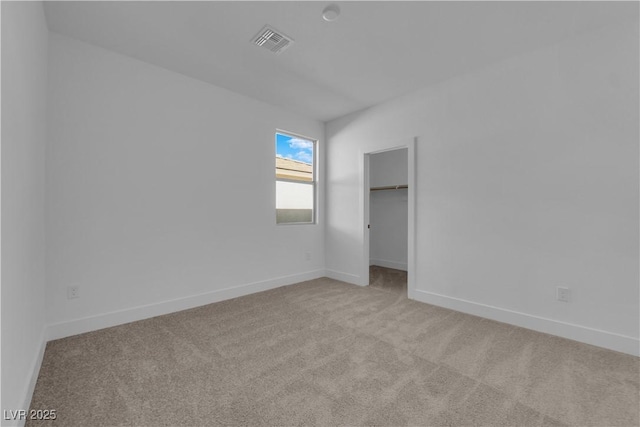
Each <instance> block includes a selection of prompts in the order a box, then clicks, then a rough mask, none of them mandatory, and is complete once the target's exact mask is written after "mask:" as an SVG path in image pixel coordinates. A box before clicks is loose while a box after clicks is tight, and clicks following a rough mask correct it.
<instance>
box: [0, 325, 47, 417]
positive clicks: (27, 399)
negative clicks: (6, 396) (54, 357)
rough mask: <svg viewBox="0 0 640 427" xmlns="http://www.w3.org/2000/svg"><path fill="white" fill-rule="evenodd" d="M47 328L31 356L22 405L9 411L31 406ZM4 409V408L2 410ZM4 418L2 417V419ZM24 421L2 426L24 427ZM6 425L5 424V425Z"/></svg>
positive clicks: (42, 356) (26, 408)
mask: <svg viewBox="0 0 640 427" xmlns="http://www.w3.org/2000/svg"><path fill="white" fill-rule="evenodd" d="M46 333H47V328H46V327H43V328H42V333H41V334H40V345H39V348H38V351H37V352H36V354H34V356H33V361H32V362H31V369H30V370H29V377H28V378H27V379H28V380H29V382H28V383H27V384H26V387H25V390H24V391H23V393H22V405H21V406H20V407H18V408H9V409H24V410H25V411H28V410H29V405H31V399H32V398H33V392H34V390H35V388H36V382H37V381H38V375H39V374H40V367H41V366H42V360H43V359H44V350H45V347H46V346H47V340H46V339H45V338H46ZM3 409H6V408H3ZM3 418H4V417H3ZM25 422H26V420H4V419H3V424H2V425H3V426H18V427H22V426H24V424H25ZM5 423H6V424H5Z"/></svg>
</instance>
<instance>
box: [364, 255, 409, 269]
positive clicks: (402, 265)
mask: <svg viewBox="0 0 640 427" xmlns="http://www.w3.org/2000/svg"><path fill="white" fill-rule="evenodd" d="M369 265H377V266H379V267H386V268H393V269H395V270H403V271H407V263H406V262H398V261H388V260H385V259H373V258H371V259H370V260H369Z"/></svg>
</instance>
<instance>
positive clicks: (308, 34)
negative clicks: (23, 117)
mask: <svg viewBox="0 0 640 427" xmlns="http://www.w3.org/2000/svg"><path fill="white" fill-rule="evenodd" d="M328 4H329V2H311V1H288V2H265V1H261V2H179V1H175V2H144V1H143V2H55V1H48V2H45V13H46V17H47V22H48V25H49V28H50V30H51V31H55V32H57V33H61V34H65V35H68V36H71V37H74V38H77V39H80V40H83V41H86V42H89V43H93V44H95V45H98V46H101V47H104V48H107V49H110V50H113V51H116V52H120V53H122V54H125V55H129V56H132V57H134V58H138V59H140V60H142V61H146V62H149V63H151V64H155V65H158V66H161V67H164V68H167V69H169V70H173V71H176V72H179V73H182V74H185V75H187V76H191V77H193V78H196V79H199V80H202V81H205V82H210V83H213V84H215V85H217V86H221V87H224V88H227V89H229V90H232V91H234V92H238V93H241V94H244V95H247V96H250V97H253V98H256V99H259V100H262V101H265V102H268V103H270V104H274V105H277V106H280V107H282V108H285V109H288V110H293V111H296V112H298V113H300V114H302V115H305V116H307V117H312V118H316V119H319V120H323V121H326V120H330V119H333V118H336V117H339V116H342V115H344V114H347V113H350V112H353V111H357V110H361V109H363V108H366V107H369V106H372V105H375V104H378V103H380V102H382V101H384V100H387V99H390V98H393V97H396V96H399V95H402V94H404V93H407V92H410V91H412V90H415V89H417V88H419V87H423V86H427V85H432V84H435V83H437V82H440V81H442V80H445V79H448V78H451V77H453V76H456V75H460V74H464V73H468V72H469V71H472V70H474V69H478V68H480V67H483V66H485V65H487V64H489V63H492V62H495V61H498V60H501V59H504V58H507V57H510V56H513V55H517V54H519V53H522V52H526V51H531V50H533V49H536V48H539V47H542V46H546V45H550V44H552V43H555V42H558V41H560V40H562V39H564V38H566V37H569V36H571V35H573V34H576V33H580V32H583V31H589V30H592V29H596V28H598V27H601V26H604V25H610V24H615V23H618V22H621V21H622V20H626V19H638V17H637V15H638V7H637V4H635V3H618V2H615V3H614V2H365V1H361V2H338V4H339V5H340V7H341V9H342V14H341V15H340V17H339V18H338V20H336V21H334V22H325V21H324V20H323V19H322V17H321V12H322V9H323V8H324V7H325V6H326V5H328ZM265 24H269V25H271V26H274V27H275V28H277V29H279V30H281V31H283V32H284V33H285V34H287V35H289V36H291V37H292V38H293V39H294V40H295V43H294V44H293V45H292V46H291V47H290V48H288V49H287V50H286V51H285V52H283V53H282V54H280V55H274V54H272V53H270V52H269V51H267V50H265V49H262V48H260V47H257V46H255V45H253V44H252V43H251V38H252V37H253V36H254V35H255V34H256V33H257V32H258V31H259V30H260V29H261V28H262V27H263V26H264V25H265Z"/></svg>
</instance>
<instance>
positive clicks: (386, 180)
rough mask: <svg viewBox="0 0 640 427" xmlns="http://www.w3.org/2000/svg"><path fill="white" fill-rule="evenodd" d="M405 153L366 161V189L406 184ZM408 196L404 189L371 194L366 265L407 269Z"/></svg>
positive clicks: (385, 154)
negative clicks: (367, 166) (367, 162)
mask: <svg viewBox="0 0 640 427" xmlns="http://www.w3.org/2000/svg"><path fill="white" fill-rule="evenodd" d="M407 156H408V154H407V149H400V150H391V151H384V152H382V153H375V154H372V155H370V158H369V186H370V187H372V188H373V187H386V186H392V185H406V184H407V182H408V181H407V173H408V164H407V159H408V158H407ZM408 201H409V199H408V194H407V190H406V189H398V190H382V191H372V192H371V194H370V201H369V215H370V217H369V222H370V223H371V231H370V232H369V251H370V252H369V263H370V264H371V265H379V266H382V267H388V268H396V269H399V270H406V269H407V249H408V247H407V229H408V222H407V216H408Z"/></svg>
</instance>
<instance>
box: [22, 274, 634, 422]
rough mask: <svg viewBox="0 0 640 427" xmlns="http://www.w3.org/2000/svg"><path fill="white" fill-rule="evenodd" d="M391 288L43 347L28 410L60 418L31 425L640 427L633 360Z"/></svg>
mask: <svg viewBox="0 0 640 427" xmlns="http://www.w3.org/2000/svg"><path fill="white" fill-rule="evenodd" d="M387 273H388V272H387ZM383 274H384V273H380V275H381V276H382V275H383ZM387 275H388V276H389V275H391V276H393V275H397V273H394V272H391V273H390V274H389V273H388V274H387ZM372 280H373V281H374V282H375V280H376V278H375V277H374V276H373V275H372ZM393 289H394V287H393V286H390V285H388V284H384V283H382V284H380V283H378V286H376V285H375V283H374V285H373V286H369V287H358V286H354V285H349V284H345V283H342V282H338V281H335V280H331V279H318V280H312V281H309V282H304V283H300V284H296V285H292V286H287V287H282V288H278V289H274V290H271V291H267V292H262V293H258V294H253V295H249V296H245V297H242V298H237V299H234V300H229V301H224V302H220V303H216V304H210V305H207V306H203V307H199V308H195V309H192V310H187V311H182V312H178V313H174V314H169V315H166V316H161V317H156V318H153V319H148V320H143V321H139V322H134V323H129V324H126V325H122V326H117V327H113V328H108V329H103V330H100V331H95V332H91V333H87V334H82V335H77V336H74V337H69V338H65V339H61V340H57V341H52V342H49V343H48V344H47V348H46V352H45V356H44V361H43V364H42V369H41V371H40V375H39V378H38V382H37V385H36V389H35V393H34V396H33V400H32V404H31V408H32V409H56V410H57V414H58V419H57V420H56V421H55V422H28V423H27V425H29V426H33V425H58V426H106V425H109V426H111V425H113V426H115V425H131V426H210V425H278V426H281V425H350V426H351V425H354V426H355V425H385V426H395V425H421V426H465V425H487V426H500V425H504V426H540V425H545V426H561V425H576V426H586V425H593V426H637V425H638V424H639V414H638V412H639V390H640V389H639V375H640V372H639V368H640V364H639V359H638V358H636V357H632V356H628V355H624V354H620V353H616V352H613V351H608V350H604V349H601V348H597V347H593V346H589V345H585V344H580V343H577V342H574V341H569V340H565V339H561V338H557V337H554V336H550V335H545V334H541V333H537V332H533V331H529V330H526V329H522V328H517V327H513V326H509V325H506V324H502V323H498V322H493V321H490V320H486V319H481V318H478V317H474V316H469V315H465V314H462V313H458V312H454V311H451V310H446V309H443V308H438V307H435V306H431V305H427V304H422V303H418V302H415V301H410V300H408V299H407V298H406V296H405V295H404V294H403V293H402V292H399V291H394V290H393Z"/></svg>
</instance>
